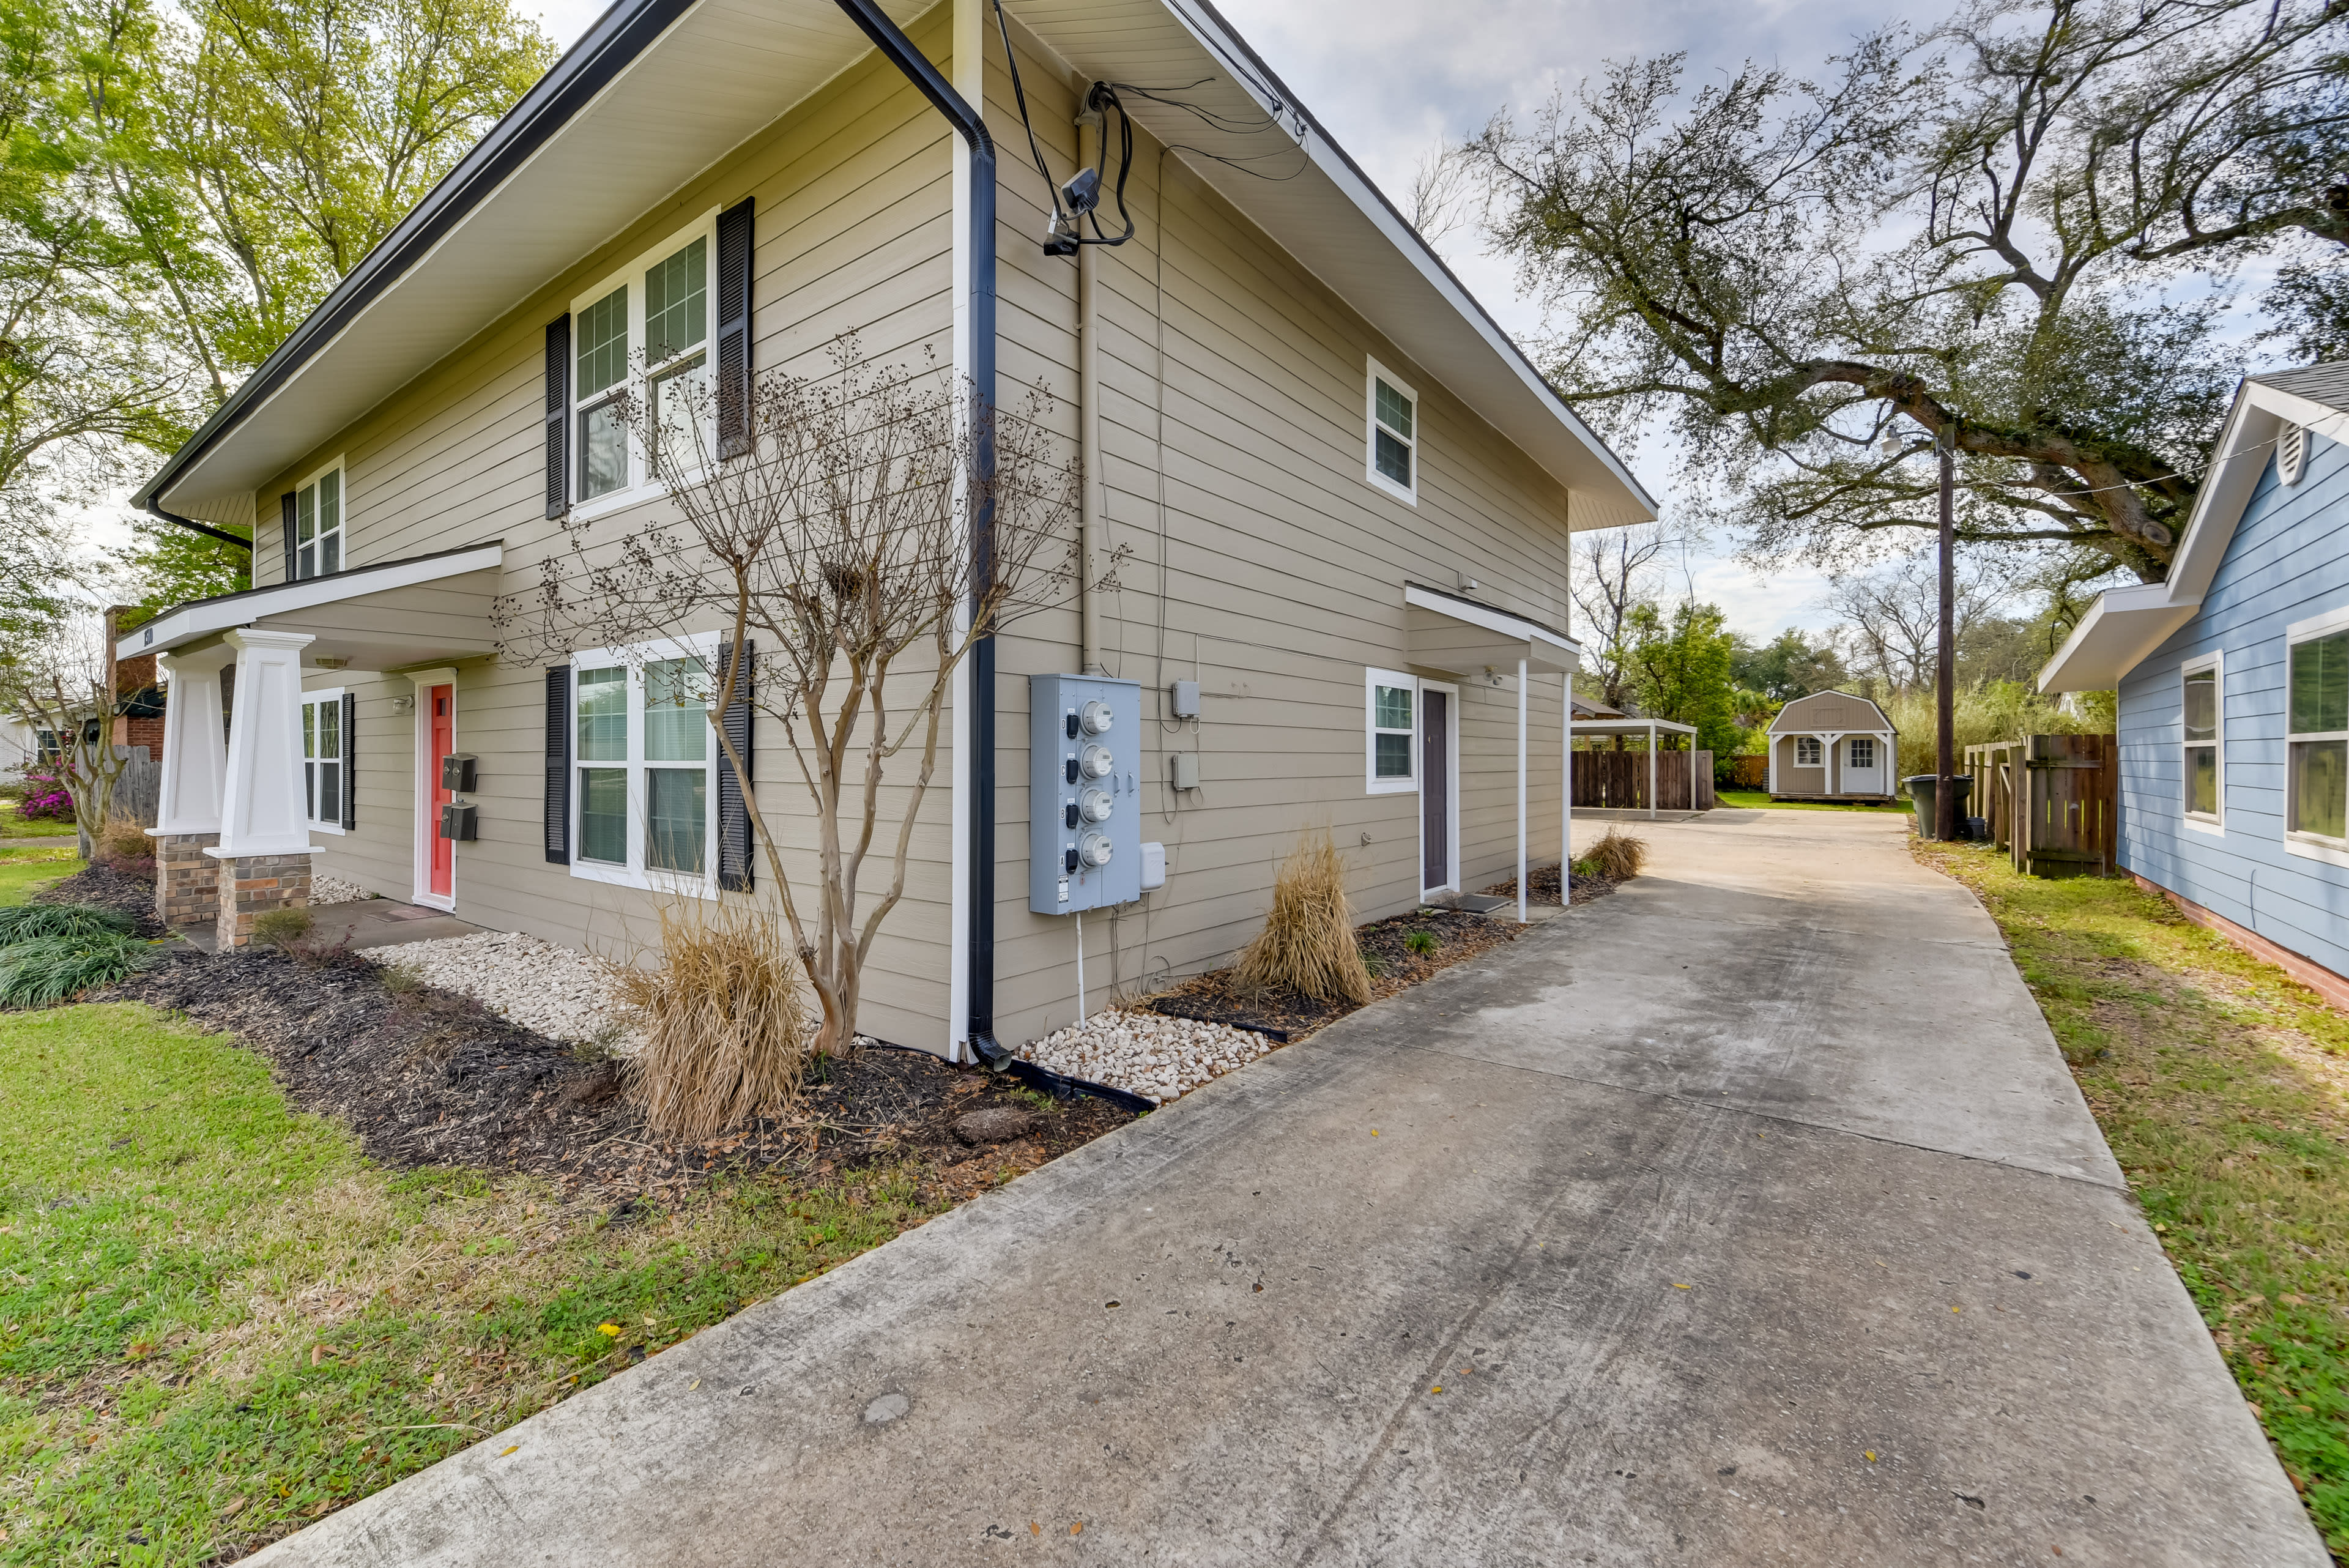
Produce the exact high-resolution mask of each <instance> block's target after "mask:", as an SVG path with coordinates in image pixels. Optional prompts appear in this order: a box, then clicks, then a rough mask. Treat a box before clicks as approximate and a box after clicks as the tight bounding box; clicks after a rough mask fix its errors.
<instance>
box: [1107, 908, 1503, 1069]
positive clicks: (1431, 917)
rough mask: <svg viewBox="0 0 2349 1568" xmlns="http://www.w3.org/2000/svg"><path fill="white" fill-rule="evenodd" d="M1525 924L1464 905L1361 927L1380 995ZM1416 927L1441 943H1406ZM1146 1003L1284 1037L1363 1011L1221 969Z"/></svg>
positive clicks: (1374, 993)
mask: <svg viewBox="0 0 2349 1568" xmlns="http://www.w3.org/2000/svg"><path fill="white" fill-rule="evenodd" d="M1520 929H1522V928H1520V927H1518V926H1517V925H1516V924H1515V923H1514V922H1512V921H1507V920H1496V919H1493V918H1492V917H1491V916H1489V915H1472V914H1469V913H1467V912H1466V911H1464V910H1461V909H1427V910H1423V911H1421V912H1418V913H1414V914H1409V915H1396V916H1394V917H1392V919H1384V920H1374V921H1372V922H1371V924H1369V925H1367V926H1358V927H1356V928H1355V929H1354V936H1355V940H1357V941H1358V942H1359V943H1360V944H1361V950H1362V957H1363V960H1364V961H1366V962H1368V963H1369V964H1370V965H1371V968H1372V969H1373V970H1374V971H1377V972H1376V973H1374V974H1373V975H1372V976H1371V1000H1372V1001H1373V1002H1376V1001H1380V1000H1381V999H1383V998H1386V997H1390V996H1392V995H1394V994H1396V993H1397V992H1402V991H1408V990H1409V989H1410V988H1411V987H1413V986H1414V985H1417V984H1418V983H1419V982H1420V981H1423V980H1425V979H1427V978H1428V977H1429V976H1431V975H1433V974H1434V973H1436V972H1437V971H1441V970H1446V969H1450V968H1451V967H1452V966H1453V965H1454V964H1455V963H1459V962H1462V961H1464V960H1467V959H1472V958H1475V956H1476V955H1477V954H1478V953H1481V952H1488V951H1490V950H1492V949H1494V948H1496V947H1500V946H1502V945H1504V944H1505V943H1508V942H1512V941H1515V940H1516V938H1517V933H1518V931H1519V930H1520ZM1413 931H1426V932H1429V933H1430V934H1432V935H1433V937H1434V938H1435V940H1436V946H1435V949H1434V950H1433V951H1432V952H1426V953H1415V952H1413V951H1412V950H1411V949H1409V948H1408V947H1406V946H1404V945H1403V944H1404V942H1405V940H1407V939H1408V938H1409V937H1410V936H1411V933H1412V932H1413ZM1141 1005H1143V1006H1146V1007H1150V1008H1154V1009H1155V1010H1156V1011H1158V1012H1163V1013H1165V1014H1166V1015H1167V1016H1169V1017H1171V1018H1196V1019H1199V1020H1201V1021H1203V1022H1205V1023H1230V1024H1237V1026H1238V1027H1240V1028H1242V1029H1257V1030H1262V1031H1265V1032H1267V1033H1271V1034H1272V1035H1273V1036H1274V1037H1275V1038H1276V1039H1282V1040H1294V1039H1297V1038H1298V1037H1299V1036H1300V1035H1303V1034H1307V1033H1311V1032H1312V1031H1314V1030H1316V1029H1319V1028H1320V1027H1321V1026H1322V1025H1323V1024H1325V1023H1330V1022H1332V1021H1333V1020H1336V1019H1340V1018H1343V1017H1344V1016H1346V1014H1348V1013H1349V1012H1354V1011H1356V1009H1355V1007H1354V1004H1353V1003H1352V1002H1319V1001H1316V1000H1315V999H1313V998H1312V997H1309V996H1304V995H1300V994H1299V992H1294V991H1291V990H1289V989H1288V987H1287V986H1278V987H1268V988H1266V989H1264V990H1262V991H1251V990H1248V989H1246V988H1244V987H1242V986H1241V985H1240V984H1239V982H1238V980H1237V971H1235V970H1229V969H1219V970H1216V971H1212V972H1210V973H1207V974H1203V975H1200V976H1199V977H1197V978H1196V979H1195V980H1186V981H1184V982H1183V983H1182V984H1180V985H1177V986H1175V987H1174V989H1173V990H1171V991H1167V992H1162V993H1161V994H1159V995H1157V996H1154V997H1151V998H1148V999H1146V1000H1145V1001H1144V1002H1143V1003H1141Z"/></svg>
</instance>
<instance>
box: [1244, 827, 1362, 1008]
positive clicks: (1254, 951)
mask: <svg viewBox="0 0 2349 1568" xmlns="http://www.w3.org/2000/svg"><path fill="white" fill-rule="evenodd" d="M1238 978H1239V982H1240V984H1241V986H1242V987H1244V988H1246V989H1248V990H1252V991H1262V990H1269V989H1272V988H1274V987H1278V986H1287V987H1288V989H1290V990H1291V991H1294V992H1297V993H1298V994H1299V995H1300V996H1309V997H1311V998H1312V999H1313V1000H1314V1001H1316V1002H1353V1003H1355V1004H1356V1005H1357V1006H1359V1005H1361V1003H1363V1002H1368V1001H1370V999H1371V971H1370V970H1369V968H1368V967H1367V966H1366V965H1364V963H1363V962H1362V950H1361V948H1360V947H1358V946H1356V945H1355V942H1354V916H1353V911H1352V910H1351V909H1349V908H1348V907H1347V904H1346V863H1345V861H1344V860H1342V859H1341V858H1340V857H1339V855H1338V850H1337V846H1334V845H1332V844H1331V843H1330V835H1329V833H1328V831H1327V830H1324V831H1322V832H1320V833H1319V834H1308V835H1306V836H1304V837H1302V838H1300V839H1299V841H1298V845H1297V847H1296V849H1294V850H1293V851H1291V852H1290V854H1289V857H1288V859H1286V860H1283V861H1282V862H1281V863H1280V874H1279V875H1278V877H1275V878H1274V880H1273V884H1272V912H1271V913H1270V914H1269V915H1268V916H1266V917H1265V922H1264V929H1263V930H1261V931H1258V932H1257V937H1256V940H1254V941H1252V942H1250V943H1248V945H1247V950H1246V951H1244V952H1242V953H1241V954H1240V962H1239V976H1238Z"/></svg>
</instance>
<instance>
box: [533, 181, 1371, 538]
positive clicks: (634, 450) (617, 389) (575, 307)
mask: <svg viewBox="0 0 2349 1568" xmlns="http://www.w3.org/2000/svg"><path fill="white" fill-rule="evenodd" d="M697 239H698V240H702V241H704V242H706V243H705V244H704V246H703V249H702V260H703V263H704V265H705V266H706V267H707V268H708V273H707V275H706V276H705V277H704V279H703V285H702V286H703V287H704V289H706V290H707V294H706V296H705V297H706V298H707V300H708V302H709V303H708V306H707V308H706V311H705V314H704V317H703V328H702V337H701V347H700V348H699V349H698V352H699V353H700V355H701V356H702V364H703V366H704V367H705V368H707V369H709V370H711V371H713V372H714V370H715V369H716V366H717V363H718V209H717V208H715V207H712V208H710V209H709V211H708V212H706V213H702V214H701V216H700V218H699V219H698V220H697V221H695V222H694V223H688V224H687V225H686V226H685V227H684V228H681V229H679V230H678V231H677V232H676V233H675V234H670V235H669V236H668V237H667V239H665V240H662V241H661V242H660V243H659V244H656V245H653V246H651V247H650V248H648V249H647V250H646V252H645V253H644V254H642V255H639V256H637V257H636V259H635V260H633V261H631V262H629V263H628V264H627V265H626V266H623V267H620V268H618V269H616V270H615V271H614V272H612V273H611V274H610V275H607V276H605V278H604V279H603V280H602V281H601V282H599V283H597V284H596V285H595V286H594V287H592V288H588V289H585V290H584V291H583V292H581V293H580V294H579V295H578V296H576V297H575V298H574V299H573V300H572V302H571V349H570V353H571V363H570V365H569V366H568V367H567V368H566V369H565V371H564V375H565V378H566V379H567V381H568V383H569V386H570V389H571V404H570V407H569V409H568V410H566V411H565V413H564V419H566V420H567V421H570V422H569V424H568V426H567V427H566V428H565V431H564V451H565V452H566V454H567V455H566V457H565V459H564V461H565V463H566V465H567V466H566V472H564V476H563V483H564V490H565V492H566V493H568V494H569V495H570V496H571V497H572V498H573V505H572V509H571V510H572V515H573V516H574V517H575V518H577V519H578V520H579V521H581V522H586V521H589V520H591V519H593V518H596V517H602V516H606V515H608V514H611V513H614V512H619V511H624V510H626V508H628V507H630V506H636V505H641V504H643V503H645V502H647V501H651V500H656V499H657V498H658V497H659V496H661V495H662V494H664V493H665V491H664V489H663V487H662V485H661V484H660V483H659V482H658V481H657V480H656V479H654V478H653V477H652V474H651V472H650V464H648V463H647V462H646V460H645V452H644V446H643V443H642V442H640V441H637V440H636V437H635V436H633V435H631V436H630V437H629V438H628V482H627V483H626V484H624V485H622V486H621V487H620V488H619V489H617V490H615V491H613V492H611V493H609V494H606V495H598V496H595V497H593V498H591V499H587V500H580V499H578V496H579V464H580V462H581V460H582V458H583V457H584V456H585V443H583V442H582V441H581V440H580V439H579V416H580V413H581V412H582V411H583V410H584V409H585V408H587V407H590V406H593V405H595V404H597V403H601V402H604V401H605V400H607V399H610V398H613V397H616V396H618V395H619V394H620V393H621V392H623V391H626V392H631V393H634V394H635V395H636V397H637V399H638V400H639V401H641V400H642V399H643V397H644V393H645V389H646V388H647V386H648V385H649V384H650V383H651V380H652V379H653V378H654V377H656V376H657V375H658V374H659V373H660V372H661V371H663V370H665V369H667V364H666V363H665V364H661V365H652V366H647V365H646V364H645V363H644V360H643V358H642V356H643V354H644V350H645V269H646V268H647V267H649V266H651V265H653V264H654V263H655V262H658V261H665V260H667V258H668V257H670V256H672V255H675V254H677V253H678V251H679V250H681V249H683V248H684V247H685V246H687V245H689V244H692V243H693V242H694V241H695V240H697ZM623 284H625V285H626V286H627V290H628V353H627V362H628V371H627V374H626V376H624V377H622V378H621V379H620V380H619V381H618V382H617V383H616V384H615V385H614V386H611V387H606V388H602V389H598V390H596V391H595V392H592V393H589V394H587V396H585V398H583V397H582V396H581V395H580V391H579V322H580V319H581V317H582V316H583V314H584V313H585V311H586V309H587V307H588V306H591V305H593V304H595V302H596V301H597V300H599V299H602V298H603V297H604V296H605V295H608V294H610V293H611V292H612V291H613V290H614V289H616V288H618V287H619V286H622V285H623ZM677 358H679V359H683V358H689V355H684V354H681V355H678V357H677ZM673 362H674V361H671V363H673ZM702 439H703V441H705V442H707V443H709V444H710V445H711V446H714V445H715V444H716V442H717V439H718V432H717V429H716V425H715V421H705V428H704V430H703V431H702ZM1413 472H1417V470H1416V469H1414V470H1413Z"/></svg>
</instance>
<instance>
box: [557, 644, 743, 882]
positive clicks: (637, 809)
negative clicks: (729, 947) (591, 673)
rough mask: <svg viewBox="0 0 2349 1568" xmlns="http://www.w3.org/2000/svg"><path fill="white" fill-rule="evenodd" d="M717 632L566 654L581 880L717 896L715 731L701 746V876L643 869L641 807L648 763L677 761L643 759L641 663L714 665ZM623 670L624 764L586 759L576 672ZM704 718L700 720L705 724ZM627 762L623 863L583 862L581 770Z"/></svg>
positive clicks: (575, 857) (574, 831) (574, 835)
mask: <svg viewBox="0 0 2349 1568" xmlns="http://www.w3.org/2000/svg"><path fill="white" fill-rule="evenodd" d="M718 641H719V635H718V633H716V632H714V631H709V632H702V633H699V634H698V635H696V636H691V637H680V638H674V639H664V640H662V641H659V642H647V643H640V644H638V645H636V646H635V647H633V648H597V649H585V650H583V651H581V652H578V653H575V654H574V655H572V658H571V717H570V724H571V752H572V757H571V777H570V780H569V784H570V789H571V875H572V876H574V877H578V878H579V879H581V880H582V881H587V882H605V883H609V884H611V885H612V886H614V887H619V888H644V889H645V890H647V891H648V892H657V893H682V894H690V895H694V896H697V897H699V898H716V897H718V758H719V745H718V738H717V735H716V732H715V731H712V732H711V733H710V735H709V739H708V741H707V742H706V743H705V744H704V746H703V756H702V766H703V767H704V769H706V770H707V772H708V774H709V778H708V782H707V783H706V784H705V785H704V787H703V792H702V797H701V798H702V800H703V802H704V803H705V807H704V809H705V811H706V813H707V815H705V817H704V819H703V822H702V834H701V849H702V866H701V875H700V876H698V877H695V876H691V875H688V873H685V872H682V871H657V870H653V869H650V868H648V867H646V865H645V863H644V861H645V812H646V809H647V804H648V803H647V793H646V789H645V782H644V781H645V770H646V768H647V767H648V766H655V765H657V766H659V767H664V768H676V767H678V763H657V764H653V763H647V762H646V761H645V756H644V751H645V704H644V680H645V666H646V665H647V664H656V663H658V662H660V661H661V660H662V659H700V660H701V661H702V664H703V667H704V668H705V669H714V667H715V666H716V664H717V661H718ZM616 669H617V670H626V671H627V672H628V759H629V760H628V761H627V762H626V763H591V762H588V761H585V759H583V758H581V757H580V756H579V754H578V753H579V676H580V672H581V671H583V670H616ZM705 722H706V721H705ZM614 766H621V767H626V769H627V773H628V863H627V864H626V866H614V865H611V864H610V863H608V862H605V861H601V860H588V859H586V858H585V857H582V856H581V854H580V853H579V835H580V833H581V831H582V830H583V829H584V827H585V822H584V821H583V819H582V813H581V810H580V805H581V803H580V799H579V775H580V773H581V771H582V770H583V769H586V768H590V767H614Z"/></svg>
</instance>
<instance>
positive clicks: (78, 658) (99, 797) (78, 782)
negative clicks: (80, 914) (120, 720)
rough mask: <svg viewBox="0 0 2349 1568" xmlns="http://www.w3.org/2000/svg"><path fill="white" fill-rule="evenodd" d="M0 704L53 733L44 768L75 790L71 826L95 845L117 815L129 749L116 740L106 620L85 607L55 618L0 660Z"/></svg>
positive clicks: (115, 705) (116, 708) (117, 705)
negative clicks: (53, 747) (52, 745)
mask: <svg viewBox="0 0 2349 1568" xmlns="http://www.w3.org/2000/svg"><path fill="white" fill-rule="evenodd" d="M0 704H5V707H6V709H7V711H10V712H12V713H16V714H19V715H21V716H23V717H24V718H26V719H28V720H30V721H31V722H33V724H34V725H35V726H36V728H38V729H41V730H45V731H47V732H49V734H51V735H52V736H54V737H55V738H56V740H55V744H56V748H57V749H56V753H55V754H54V755H53V756H46V757H45V758H44V759H43V760H42V763H41V765H42V766H45V767H47V769H48V770H49V771H51V772H52V773H54V774H56V776H57V780H58V782H59V783H61V784H64V785H65V787H66V789H67V792H68V793H69V794H71V795H72V796H73V805H74V826H75V827H76V828H77V829H78V830H79V831H80V832H81V833H82V834H83V835H84V836H86V837H87V838H88V841H89V842H90V843H92V844H95V843H96V842H97V841H98V839H99V838H101V837H103V836H105V833H106V829H107V826H108V824H109V822H110V821H111V820H112V819H113V815H114V794H115V790H116V787H117V786H118V785H119V784H120V783H121V782H122V775H123V774H124V772H125V771H127V770H128V768H129V762H130V752H129V747H127V746H118V745H116V744H115V743H114V716H115V714H116V713H117V712H118V711H119V709H120V700H119V698H118V697H117V696H116V695H115V693H114V691H112V690H111V689H110V688H109V684H108V681H107V661H106V626H105V623H104V622H103V621H102V620H101V619H100V618H98V616H96V615H94V614H92V613H90V612H89V611H88V610H75V611H70V612H68V613H67V614H65V615H62V616H60V617H58V618H57V619H56V620H55V621H54V622H53V623H52V624H50V625H48V626H47V627H46V628H41V630H40V631H39V633H38V634H37V635H36V637H35V638H34V639H32V640H31V641H30V642H29V644H28V645H27V646H26V647H25V648H24V649H22V650H20V651H18V652H16V653H14V654H11V655H9V656H7V657H5V658H0Z"/></svg>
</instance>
